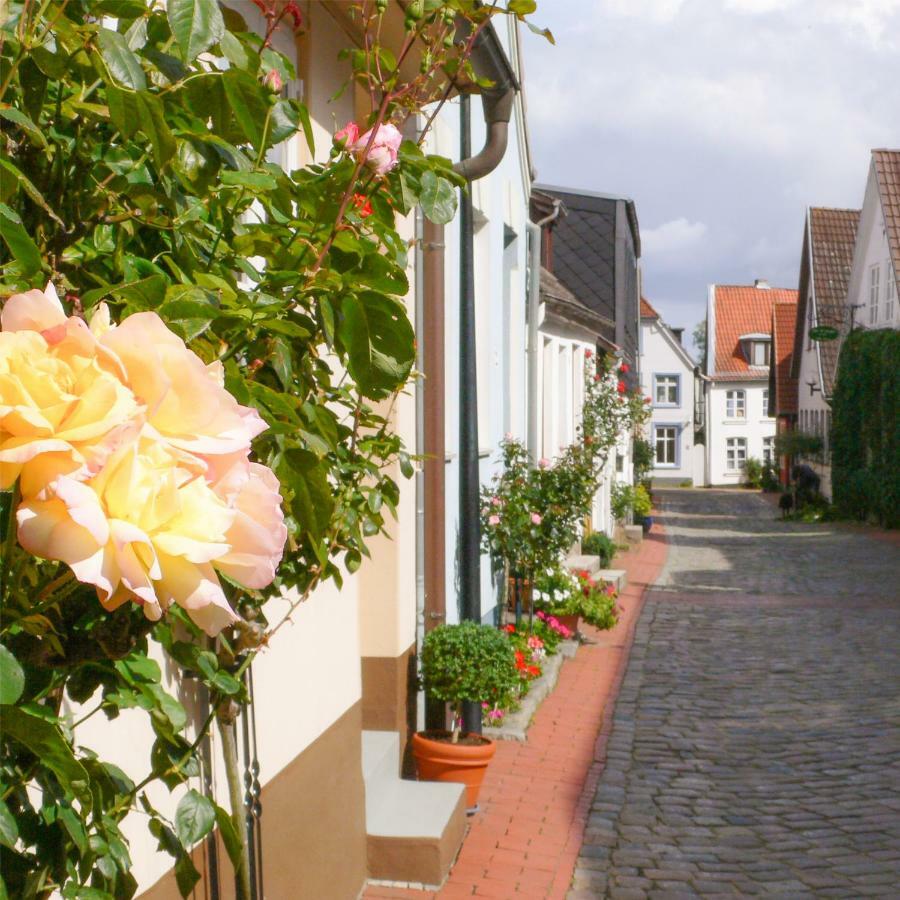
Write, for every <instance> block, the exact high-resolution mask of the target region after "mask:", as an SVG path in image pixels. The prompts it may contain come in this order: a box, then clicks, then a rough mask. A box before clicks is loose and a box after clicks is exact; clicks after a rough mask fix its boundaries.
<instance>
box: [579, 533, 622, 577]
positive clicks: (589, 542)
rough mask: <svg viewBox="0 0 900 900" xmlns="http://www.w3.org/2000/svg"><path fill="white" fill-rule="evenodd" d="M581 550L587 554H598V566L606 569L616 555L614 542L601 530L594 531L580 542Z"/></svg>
mask: <svg viewBox="0 0 900 900" xmlns="http://www.w3.org/2000/svg"><path fill="white" fill-rule="evenodd" d="M581 552H582V553H586V554H587V555H589V556H599V557H600V568H601V569H606V568H609V564H610V563H611V562H612V560H613V557H614V556H615V555H616V542H615V541H614V540H613V539H612V538H610V537H607V536H606V535H605V534H604V533H603V532H602V531H595V532H593V533H592V534H589V535H588V536H587V537H586V538H585V539H584V540H583V541H582V542H581Z"/></svg>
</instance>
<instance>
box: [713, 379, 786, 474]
mask: <svg viewBox="0 0 900 900" xmlns="http://www.w3.org/2000/svg"><path fill="white" fill-rule="evenodd" d="M730 390H742V391H746V392H747V405H746V411H747V415H746V417H745V418H744V419H736V418H729V417H728V415H727V404H726V394H727V392H728V391H730ZM767 391H768V381H734V382H729V381H716V382H714V383H712V384H710V386H709V391H708V395H707V396H708V417H709V418H708V422H709V426H710V427H709V438H708V445H707V461H708V463H707V471H708V472H709V483H710V484H711V485H713V486H715V485H736V484H740V483H741V482H742V481H743V480H744V472H743V469H737V470H731V469H728V468H727V467H726V449H727V441H728V438H745V439H746V441H747V458H748V459H749V458H750V457H755V458H756V459H758V460H760V461H762V459H763V452H764V445H763V441H764V439H765V438H769V437H774V435H775V419H774V418H772V417H770V416H769V415H768V413H767V411H766V404H765V403H764V399H763V397H764V394H765V393H766V392H767Z"/></svg>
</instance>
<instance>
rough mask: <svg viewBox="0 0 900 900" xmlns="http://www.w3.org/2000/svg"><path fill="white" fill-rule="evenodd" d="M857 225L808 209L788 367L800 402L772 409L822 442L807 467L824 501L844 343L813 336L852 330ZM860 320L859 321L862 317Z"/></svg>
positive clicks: (855, 213)
mask: <svg viewBox="0 0 900 900" xmlns="http://www.w3.org/2000/svg"><path fill="white" fill-rule="evenodd" d="M859 220H860V211H859V210H856V209H825V208H822V207H810V208H809V209H808V210H807V213H806V225H805V228H804V232H803V256H802V258H801V260H800V287H799V294H798V299H797V305H796V316H795V326H794V335H793V352H792V354H791V367H790V379H791V380H792V381H793V382H794V383H795V387H794V390H796V400H795V401H794V400H793V398H791V397H790V396H788V393H789V392H788V391H785V392H784V394H785V396H783V397H778V398H776V399H778V400H779V408H778V409H776V410H773V411H774V412H775V413H776V415H778V416H779V417H783V416H784V414H785V413H788V412H794V413H796V422H795V423H794V427H795V428H796V429H797V430H798V431H800V432H802V433H804V434H814V435H819V436H820V437H821V438H822V441H823V451H822V454H821V455H820V457H819V458H817V459H807V460H804V462H806V463H808V464H809V465H811V466H812V467H813V468H814V469H815V470H816V471H817V473H818V474H819V477H820V479H821V491H822V493H823V494H824V495H825V496H826V497H830V496H831V465H830V462H829V448H828V435H829V432H830V430H831V402H830V401H831V395H832V392H833V390H834V381H835V377H836V375H837V361H838V352H839V350H840V343H839V341H838V340H831V341H814V340H813V339H812V337H811V336H810V332H811V331H812V329H813V328H816V327H822V326H829V327H832V328H835V329H836V330H837V331H838V332H839V334H841V335H842V334H844V333H846V331H847V329H848V328H849V325H850V321H851V316H850V315H849V314H848V309H847V306H846V302H847V287H848V283H849V280H850V269H851V266H852V264H853V254H854V246H855V243H856V233H857V226H858V224H859ZM856 318H857V321H858V320H859V317H858V316H857V317H856ZM776 393H777V392H776Z"/></svg>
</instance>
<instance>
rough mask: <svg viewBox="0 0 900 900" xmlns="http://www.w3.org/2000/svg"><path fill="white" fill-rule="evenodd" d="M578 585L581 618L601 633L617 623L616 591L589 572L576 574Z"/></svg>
mask: <svg viewBox="0 0 900 900" xmlns="http://www.w3.org/2000/svg"><path fill="white" fill-rule="evenodd" d="M578 583H579V593H580V595H581V597H580V609H579V613H580V614H581V618H582V619H584V621H585V622H587V623H588V625H593V626H594V628H599V629H601V630H603V631H605V630H607V629H609V628H612V627H613V626H614V625H615V624H616V622H618V621H619V609H618V607H617V606H616V597H617V596H618V594H617V593H616V589H615V588H614V587H613V586H612V585H611V584H606V583H605V582H603V581H598V580H596V579H594V578H593V577H592V576H591V574H590V573H589V572H578Z"/></svg>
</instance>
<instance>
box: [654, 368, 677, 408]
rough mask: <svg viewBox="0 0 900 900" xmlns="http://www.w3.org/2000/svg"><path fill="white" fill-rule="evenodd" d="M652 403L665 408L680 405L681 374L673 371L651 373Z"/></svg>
mask: <svg viewBox="0 0 900 900" xmlns="http://www.w3.org/2000/svg"><path fill="white" fill-rule="evenodd" d="M653 405H654V406H657V407H663V408H665V409H671V408H673V407H677V406H681V375H679V374H677V373H675V372H654V373H653Z"/></svg>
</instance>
